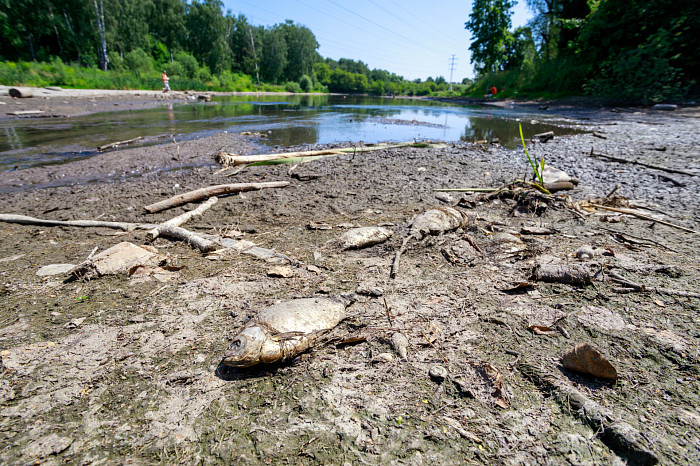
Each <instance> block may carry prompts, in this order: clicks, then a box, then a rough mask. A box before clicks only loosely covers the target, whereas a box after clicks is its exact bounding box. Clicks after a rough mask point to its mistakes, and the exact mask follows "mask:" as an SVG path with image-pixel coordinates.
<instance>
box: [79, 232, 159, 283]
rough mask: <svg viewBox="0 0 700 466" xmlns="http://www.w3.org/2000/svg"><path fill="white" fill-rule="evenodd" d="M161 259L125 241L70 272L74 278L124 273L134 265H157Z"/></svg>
mask: <svg viewBox="0 0 700 466" xmlns="http://www.w3.org/2000/svg"><path fill="white" fill-rule="evenodd" d="M162 261H163V258H162V257H161V256H160V255H158V254H156V253H153V252H151V251H148V250H146V249H144V248H141V247H138V246H136V245H135V244H132V243H129V242H126V241H125V242H122V243H119V244H117V245H115V246H112V247H111V248H109V249H106V250H104V251H102V252H100V253H99V254H96V255H94V256H93V257H92V258H91V259H90V260H87V261H85V262H83V263H82V264H79V265H77V266H76V267H74V268H73V269H72V270H71V271H70V272H71V274H73V276H75V277H76V278H85V279H90V278H93V277H95V276H103V275H115V274H120V273H124V274H126V273H128V272H129V270H131V269H132V268H134V267H136V266H140V265H144V266H158V265H159V264H160V263H161V262H162Z"/></svg>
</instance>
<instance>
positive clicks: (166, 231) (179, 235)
mask: <svg viewBox="0 0 700 466" xmlns="http://www.w3.org/2000/svg"><path fill="white" fill-rule="evenodd" d="M158 231H159V232H160V234H161V235H163V236H167V237H168V238H175V239H179V240H182V241H185V242H187V243H188V244H190V245H192V246H194V247H196V248H197V249H199V250H200V251H202V252H204V253H207V252H211V251H214V250H216V249H218V248H219V246H218V245H217V244H216V243H214V242H212V241H209V240H208V239H206V238H202V237H201V236H199V235H197V234H196V233H192V232H191V231H189V230H185V229H184V228H180V227H176V226H174V225H165V224H163V225H159V226H158Z"/></svg>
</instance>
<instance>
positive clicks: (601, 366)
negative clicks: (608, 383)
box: [561, 343, 617, 380]
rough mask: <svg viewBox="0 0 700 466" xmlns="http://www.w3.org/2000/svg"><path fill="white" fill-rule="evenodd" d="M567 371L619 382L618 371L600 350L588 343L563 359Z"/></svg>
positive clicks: (566, 354) (565, 355)
mask: <svg viewBox="0 0 700 466" xmlns="http://www.w3.org/2000/svg"><path fill="white" fill-rule="evenodd" d="M561 364H562V366H563V367H564V368H565V369H569V370H572V371H576V372H580V373H582V374H589V375H592V376H594V377H600V378H602V379H610V380H617V370H615V367H613V365H612V364H610V362H608V360H607V359H605V357H604V356H603V355H602V354H600V352H599V351H598V350H596V349H595V348H593V347H592V346H591V345H589V344H588V343H581V344H580V345H577V346H575V347H573V348H571V349H570V350H569V351H567V352H566V353H564V354H563V355H562V357H561Z"/></svg>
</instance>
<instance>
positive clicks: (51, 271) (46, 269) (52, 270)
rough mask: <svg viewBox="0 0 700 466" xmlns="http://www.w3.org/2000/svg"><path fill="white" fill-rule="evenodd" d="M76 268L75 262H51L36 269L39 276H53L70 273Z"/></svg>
mask: <svg viewBox="0 0 700 466" xmlns="http://www.w3.org/2000/svg"><path fill="white" fill-rule="evenodd" d="M73 268H75V264H49V265H45V266H43V267H42V268H40V269H39V270H37V271H36V274H37V276H39V277H51V276H53V275H61V274H63V273H68V272H70V271H71V270H73Z"/></svg>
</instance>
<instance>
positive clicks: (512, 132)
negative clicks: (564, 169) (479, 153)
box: [460, 116, 576, 149]
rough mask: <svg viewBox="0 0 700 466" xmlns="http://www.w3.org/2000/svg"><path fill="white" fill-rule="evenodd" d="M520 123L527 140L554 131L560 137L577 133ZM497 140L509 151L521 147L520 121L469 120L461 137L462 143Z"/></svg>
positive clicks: (487, 118) (490, 118)
mask: <svg viewBox="0 0 700 466" xmlns="http://www.w3.org/2000/svg"><path fill="white" fill-rule="evenodd" d="M520 123H521V124H522V125H523V135H524V136H525V140H528V139H529V138H531V137H532V136H533V135H534V134H537V133H544V132H547V131H554V133H555V134H556V135H558V136H561V135H565V134H574V133H575V132H576V131H574V130H568V129H566V128H561V127H559V126H554V125H548V124H543V123H536V124H532V123H531V122H529V121H527V122H526V121H523V122H520ZM495 138H498V140H499V141H500V143H501V144H502V145H503V146H505V147H507V148H509V149H514V148H516V147H520V145H521V143H520V129H519V128H518V121H516V120H506V119H503V118H494V117H486V116H480V117H474V118H469V124H468V125H467V126H466V127H465V128H464V134H462V136H460V140H461V141H467V142H474V141H483V140H486V141H491V140H492V139H495Z"/></svg>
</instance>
